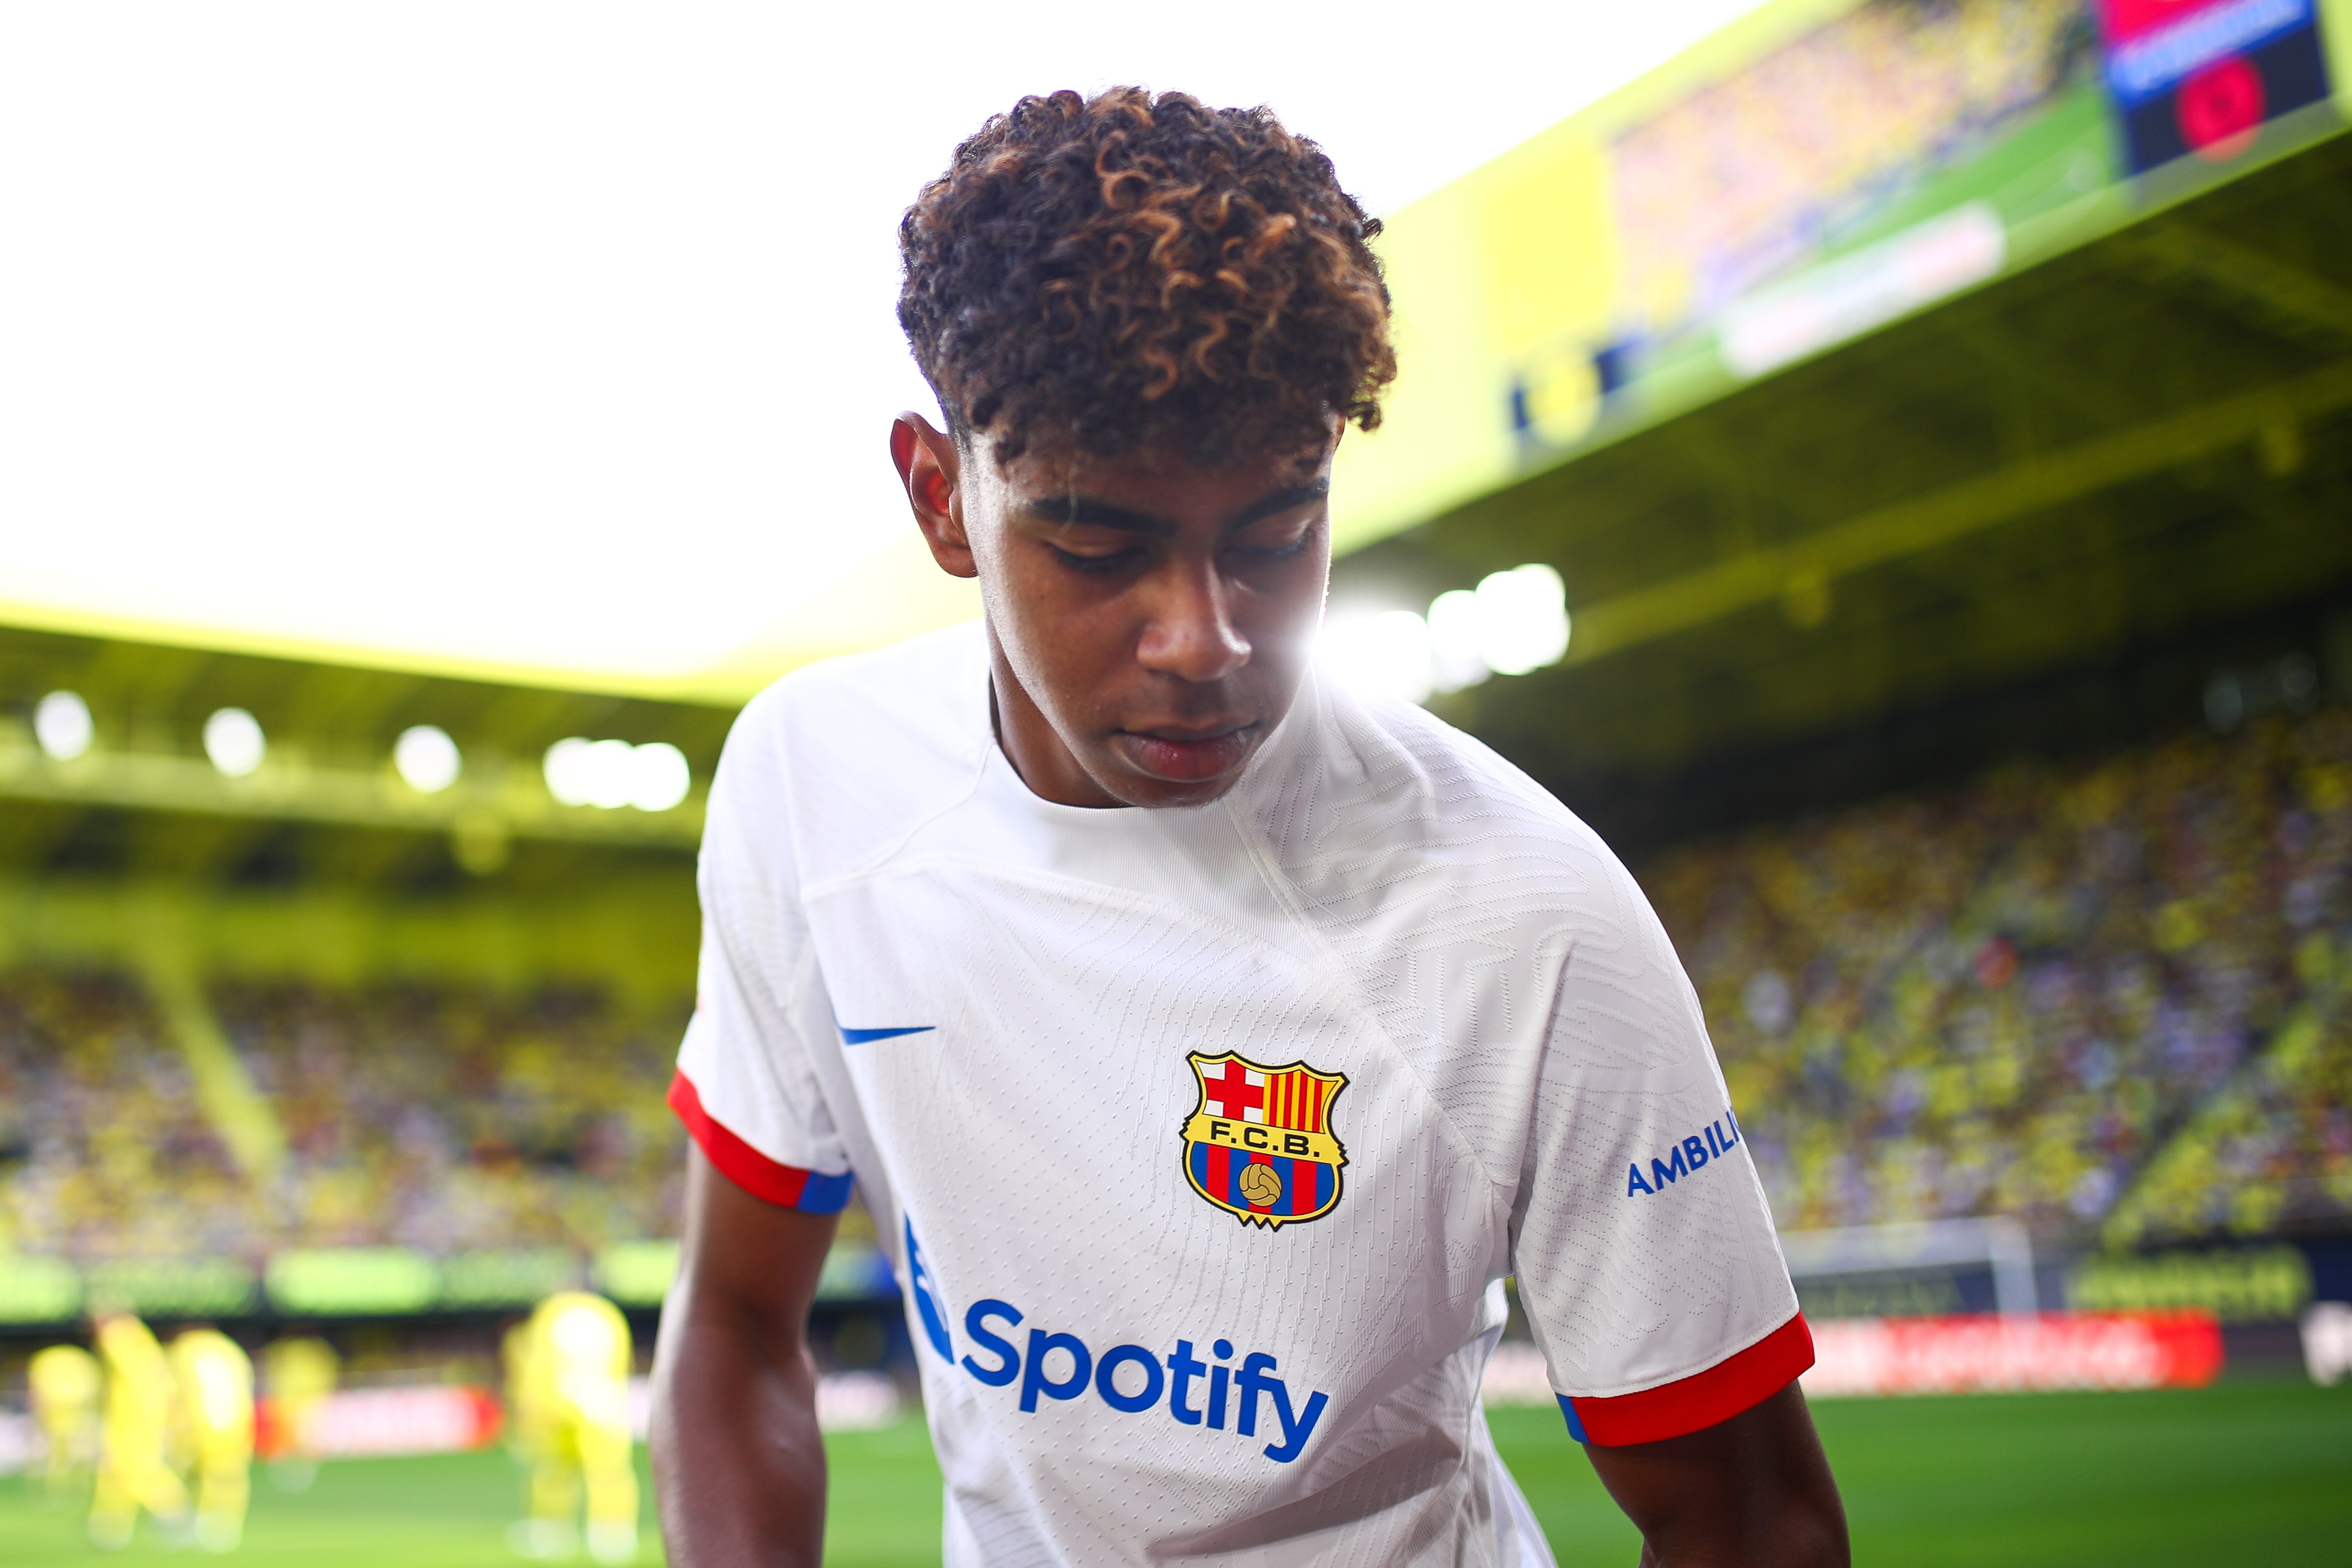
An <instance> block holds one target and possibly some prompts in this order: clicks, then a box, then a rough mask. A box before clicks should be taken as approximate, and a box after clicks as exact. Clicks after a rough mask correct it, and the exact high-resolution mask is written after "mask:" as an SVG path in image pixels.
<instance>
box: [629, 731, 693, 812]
mask: <svg viewBox="0 0 2352 1568" xmlns="http://www.w3.org/2000/svg"><path fill="white" fill-rule="evenodd" d="M630 767H631V768H632V770H633V777H632V779H631V780H630V794H629V804H630V805H632V806H635V808H636V809H637V810H640V811H667V810H669V809H670V808H671V807H673V806H675V805H677V803H678V802H679V801H681V800H685V799H686V792H687V791H688V789H692V788H693V787H694V770H693V769H692V768H689V767H688V766H687V761H686V753H685V752H683V751H680V750H679V749H678V748H677V747H675V746H672V745H671V744H670V743H669V742H668V741H667V740H656V741H653V742H651V743H649V744H647V745H645V746H640V747H636V748H635V754H634V755H633V756H632V757H631V758H630Z"/></svg>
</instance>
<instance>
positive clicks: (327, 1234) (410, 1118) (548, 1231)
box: [0, 970, 683, 1260]
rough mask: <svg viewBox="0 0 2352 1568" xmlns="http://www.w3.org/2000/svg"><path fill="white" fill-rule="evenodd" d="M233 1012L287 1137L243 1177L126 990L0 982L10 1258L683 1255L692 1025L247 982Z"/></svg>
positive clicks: (569, 1004) (412, 993)
mask: <svg viewBox="0 0 2352 1568" xmlns="http://www.w3.org/2000/svg"><path fill="white" fill-rule="evenodd" d="M211 998H212V1002H213V1006H214V1010H215V1015H216V1016H217V1018H218V1019H219V1021H220V1023H221V1026H222V1029H223V1030H224V1032H225V1033H226V1036H227V1038H228V1040H229V1041H230V1042H231V1044H232V1046H233V1048H234V1049H235V1051H236V1054H237V1057H238V1059H239V1061H241V1063H242V1064H243V1067H244V1070H245V1071H246V1073H247V1076H248V1077H249V1078H250V1080H251V1081H252V1082H253V1083H254V1085H255V1087H256V1088H257V1089H258V1090H259V1091H260V1092H261V1093H262V1094H263V1095H264V1096H265V1097H266V1098H267V1100H268V1103H269V1105H270V1107H271V1109H272V1111H273V1112H274V1113H275V1114H276V1117H277V1119H278V1123H279V1124H280V1126H281V1128H282V1130H283V1132H284V1134H285V1145H286V1148H285V1155H284V1157H283V1158H282V1159H281V1160H280V1161H278V1164H277V1166H276V1168H275V1169H274V1170H270V1171H267V1172H250V1171H246V1170H242V1169H240V1168H239V1167H238V1166H237V1164H236V1162H235V1161H234V1160H233V1159H232V1158H231V1157H230V1155H229V1153H228V1151H227V1150H226V1148H225V1147H224V1146H223V1144H222V1142H221V1139H220V1138H219V1136H218V1135H217V1134H215V1131H214V1130H213V1127H212V1125H211V1124H210V1123H209V1122H208V1120H207V1119H206V1117H205V1113H204V1112H203V1110H202V1108H201V1106H200V1103H199V1100H198V1097H197V1096H196V1094H195V1093H194V1086H193V1085H192V1084H191V1082H190V1079H189V1074H188V1071H187V1069H186V1067H185V1065H184V1061H183V1058H182V1056H181V1054H180V1052H179V1051H178V1050H177V1049H176V1048H175V1047H174V1045H173V1042H172V1040H171V1039H170V1038H169V1036H168V1034H167V1033H166V1031H165V1026H164V1023H163V1019H162V1017H161V1016H160V1014H159V1013H158V1011H157V1010H156V1009H155V1008H154V1007H153V1006H152V1005H151V1003H150V1001H149V999H148V998H147V997H146V995H145V993H144V992H143V991H142V988H140V987H139V985H138V984H137V982H136V981H134V980H132V979H131V978H129V977H124V976H121V975H62V974H58V973H55V972H49V971H41V970H26V971H18V972H16V973H13V974H9V975H6V976H0V1243H5V1242H9V1241H13V1243H14V1244H15V1245H16V1246H17V1247H19V1248H21V1249H25V1250H28V1251H41V1252H50V1253H58V1254H62V1255H66V1256H68V1257H72V1258H75V1259H77V1260H103V1259H109V1258H116V1257H219V1256H232V1257H243V1258H247V1259H253V1260H257V1259H259V1258H260V1257H262V1256H264V1255H266V1254H268V1253H269V1252H272V1251H275V1250H278V1249H283V1248H288V1247H294V1246H337V1245H352V1244H377V1243H397V1244H404V1245H408V1246H415V1247H419V1248H423V1249H426V1250H428V1251H433V1252H447V1251H454V1250H459V1249H466V1248H472V1247H517V1246H532V1245H562V1246H570V1247H572V1248H574V1249H579V1250H582V1251H583V1252H587V1251H593V1250H594V1249H597V1248H599V1247H601V1246H603V1245H604V1244H606V1243H608V1242H611V1241H617V1240H629V1239H637V1238H641V1237H658V1236H667V1235H675V1234H676V1233H677V1218H678V1205H679V1199H680V1184H681V1181H682V1176H681V1154H680V1151H681V1147H682V1145H681V1141H680V1140H681V1134H680V1132H679V1130H678V1128H677V1123H676V1121H675V1119H674V1118H673V1117H672V1116H671V1115H670V1113H669V1112H668V1110H667V1107H666V1106H665V1105H664V1104H663V1103H662V1094H663V1091H664V1089H665V1088H666V1087H667V1082H668V1077H669V1071H670V1064H671V1061H672V1060H673V1058H674V1057H675V1054H676V1051H677V1034H678V1030H679V1028H680V1027H681V1025H682V1021H683V1018H682V1013H681V1015H680V1016H679V1017H677V1018H667V1017H665V1018H661V1019H635V1018H630V1017H626V1016H625V1015H624V1014H622V1013H621V1012H619V1011H617V1010H615V1009H613V1008H611V1007H608V1006H606V1005H604V1004H603V1003H601V1002H599V1001H598V1000H597V999H596V998H589V997H583V996H580V995H577V994H565V993H560V992H551V993H547V994H544V995H541V996H538V997H533V998H505V997H500V996H498V995H495V994H493V993H489V992H487V991H481V992H475V991H467V990H460V989H449V988H423V987H388V988H367V989H358V990H332V989H324V988H312V987H306V986H283V985H276V986H258V985H224V986H218V987H215V988H214V989H213V991H212V993H211Z"/></svg>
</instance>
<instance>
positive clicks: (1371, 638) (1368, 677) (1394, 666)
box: [1315, 610, 1430, 703]
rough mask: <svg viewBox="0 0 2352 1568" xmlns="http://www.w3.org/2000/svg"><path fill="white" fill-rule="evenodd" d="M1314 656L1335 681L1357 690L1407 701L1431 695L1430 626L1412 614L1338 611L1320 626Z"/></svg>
mask: <svg viewBox="0 0 2352 1568" xmlns="http://www.w3.org/2000/svg"><path fill="white" fill-rule="evenodd" d="M1315 652H1316V657H1317V659H1318V661H1320V662H1321V664H1322V665H1323V667H1324V668H1325V669H1326V670H1328V671H1329V672H1330V674H1332V675H1333V676H1334V677H1335V678H1337V679H1339V680H1340V681H1343V682H1345V683H1346V684H1348V685H1351V686H1354V687H1355V688H1356V689H1358V690H1359V691H1366V692H1379V693H1381V694H1382V695H1387V696H1392V697H1402V698H1403V699H1404V700H1405V701H1406V702H1409V703H1417V702H1420V701H1422V700H1423V699H1424V698H1426V697H1427V696H1428V695H1429V691H1430V667H1429V666H1430V656H1429V654H1430V649H1429V622H1426V621H1424V620H1423V619H1422V618H1421V616H1420V615H1419V613H1417V612H1414V611H1411V610H1382V611H1377V612H1361V611H1358V612H1348V611H1342V612H1339V614H1337V615H1334V616H1331V617H1329V618H1328V619H1327V620H1326V621H1325V622H1323V633H1322V635H1321V636H1320V637H1319V638H1318V639H1317V641H1316V650H1315Z"/></svg>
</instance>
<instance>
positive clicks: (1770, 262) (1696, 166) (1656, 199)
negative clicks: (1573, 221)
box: [1611, 0, 2089, 336]
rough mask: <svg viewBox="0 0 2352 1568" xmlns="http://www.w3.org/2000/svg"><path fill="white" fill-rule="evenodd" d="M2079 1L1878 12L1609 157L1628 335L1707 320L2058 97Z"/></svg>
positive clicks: (1734, 80) (1651, 120)
mask: <svg viewBox="0 0 2352 1568" xmlns="http://www.w3.org/2000/svg"><path fill="white" fill-rule="evenodd" d="M2088 25H2089V24H2088V14H2087V9H2086V7H2085V6H2084V5H2083V3H2082V0H1942V3H1938V4H1932V5H1919V4H1915V3H1911V0H1877V3H1876V4H1874V5H1864V6H1861V7H1860V8H1858V9H1856V10H1853V11H1852V12H1849V13H1847V14H1846V15H1845V16H1840V17H1838V18H1836V19H1835V20H1833V21H1831V22H1828V23H1826V24H1824V25H1823V26H1820V27H1818V28H1816V29H1814V30H1813V31H1811V32H1809V33H1807V34H1805V35H1804V36H1802V37H1799V38H1797V39H1795V40H1793V41H1791V42H1790V43H1788V44H1785V45H1783V46H1781V47H1780V48H1779V49H1777V50H1775V51H1773V52H1772V53H1770V54H1768V55H1766V56H1764V57H1762V58H1760V59H1759V60H1758V61H1756V63H1755V64H1753V65H1752V66H1750V67H1748V68H1747V69H1745V70H1741V71H1738V72H1735V73H1733V74H1731V75H1728V76H1726V77H1723V78H1720V79H1718V80H1716V81H1712V82H1710V83H1708V84H1707V85H1706V86H1704V87H1702V88H1700V89H1698V90H1696V91H1695V92H1693V93H1691V94H1690V95H1689V96H1688V97H1686V98H1684V99H1681V100H1679V101H1678V102H1676V103H1675V104H1673V105H1672V106H1671V107H1668V108H1666V109H1665V110H1662V111H1661V112H1658V113H1656V114H1654V115H1651V116H1648V117H1646V118H1644V119H1642V120H1638V121H1636V122H1635V123H1634V124H1633V125H1632V126H1630V127H1629V128H1628V129H1626V130H1625V131H1622V132H1621V133H1620V134H1619V135H1618V136H1617V137H1616V138H1615V140H1614V141H1612V145H1611V161H1612V165H1613V178H1612V190H1613V191H1614V193H1615V201H1616V215H1617V226H1618V235H1619V243H1620V246H1622V252H1623V273H1624V277H1625V280H1626V290H1627V300H1626V312H1627V316H1628V324H1629V325H1631V326H1633V328H1634V329H1636V330H1637V331H1639V332H1640V333H1642V334H1643V335H1650V336H1655V335H1660V334H1663V333H1665V332H1668V331H1670V330H1672V329H1674V328H1675V327H1676V326H1678V325H1680V324H1681V323H1682V322H1683V321H1684V320H1685V319H1687V318H1688V317H1689V316H1690V315H1692V314H1693V313H1697V314H1702V315H1703V314H1706V313H1710V312H1712V311H1713V310H1715V309H1716V308H1719V307H1721V306H1722V305H1724V304H1726V303H1727V302H1728V301H1729V300H1730V299H1731V298H1735V297H1736V296H1738V295H1739V294H1741V293H1743V292H1745V291H1746V290H1748V288H1750V287H1754V286H1756V285H1757V284H1758V283H1759V282H1761V281H1763V280H1764V279H1766V278H1767V277H1770V276H1771V275H1773V274H1775V273H1777V272H1780V271H1784V270H1786V269H1787V268H1788V267H1790V266H1791V265H1793V264H1796V263H1799V262H1801V261H1803V260H1804V259H1806V258H1807V257H1808V256H1811V254H1812V251H1813V249H1814V247H1815V246H1816V245H1817V244H1818V243H1819V242H1820V241H1821V240H1822V238H1823V237H1824V235H1825V234H1826V233H1827V232H1828V231H1829V230H1830V229H1832V227H1833V226H1834V225H1839V224H1841V223H1852V222H1854V221H1858V219H1859V218H1860V217H1861V216H1862V215H1863V214H1865V213H1867V212H1868V211H1869V210H1871V209H1873V208H1874V206H1876V205H1879V204H1883V203H1884V202H1885V201H1886V200H1887V199H1888V198H1890V197H1893V196H1899V195H1901V194H1904V193H1906V192H1907V191H1908V190H1909V189H1910V188H1912V187H1914V186H1916V184H1917V183H1919V181H1921V180H1922V179H1923V178H1925V177H1926V176H1927V174H1929V173H1931V172H1934V171H1935V170H1937V169H1938V168H1941V167H1943V166H1944V165H1946V164H1948V163H1949V162H1952V161H1953V160H1954V159H1956V158H1957V157H1959V156H1962V155H1965V154H1966V153H1968V152H1970V151H1972V150H1974V149H1975V148H1977V147H1979V146H1981V145H1982V144H1983V142H1984V141H1985V139H1986V138H1987V136H1988V135H1989V134H1990V132H1992V131H1995V130H1996V129H1997V128H1999V127H2000V126H2002V125H2004V124H2006V123H2008V122H2010V121H2011V120H2014V119H2015V118H2016V117H2017V116H2018V115H2020V114H2021V113H2023V112H2025V111H2027V110H2032V109H2033V108H2034V107H2035V106H2037V105H2039V104H2040V103H2042V102H2043V101H2044V100H2046V99H2048V98H2049V97H2050V95H2051V94H2052V93H2053V91H2054V90H2055V89H2057V88H2058V87H2060V86H2061V85H2062V84H2063V81H2064V79H2065V78H2066V75H2067V72H2068V70H2069V68H2070V66H2071V63H2072V61H2073V60H2074V57H2075V55H2076V53H2077V51H2078V50H2079V48H2080V47H2081V44H2082V42H2083V40H2084V38H2085V37H2087V30H2088Z"/></svg>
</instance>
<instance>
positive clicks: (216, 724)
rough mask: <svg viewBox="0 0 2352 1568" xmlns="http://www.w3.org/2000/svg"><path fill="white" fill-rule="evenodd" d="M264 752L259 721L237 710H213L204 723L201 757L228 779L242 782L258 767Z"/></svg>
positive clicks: (264, 739) (264, 740)
mask: <svg viewBox="0 0 2352 1568" xmlns="http://www.w3.org/2000/svg"><path fill="white" fill-rule="evenodd" d="M268 751H269V738H268V737H267V736H265V735H263V734H262V733H261V721H260V720H259V719H257V718H256V717H254V716H252V715H251V714H249V713H247V712H246V711H245V710H244V709H243V708H241V707H225V708H215V710H214V711H213V716H212V717H210V718H208V719H206V720H205V756H206V757H209V758H212V759H213V766H214V767H215V768H219V769H220V770H221V771H222V772H223V773H225V774H226V775H227V776H228V777H229V778H231V779H242V778H244V777H245V776H246V775H247V774H248V773H250V772H252V771H253V770H254V769H255V768H258V767H260V766H261V759H262V758H263V757H265V756H267V755H268Z"/></svg>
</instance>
